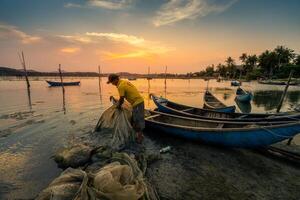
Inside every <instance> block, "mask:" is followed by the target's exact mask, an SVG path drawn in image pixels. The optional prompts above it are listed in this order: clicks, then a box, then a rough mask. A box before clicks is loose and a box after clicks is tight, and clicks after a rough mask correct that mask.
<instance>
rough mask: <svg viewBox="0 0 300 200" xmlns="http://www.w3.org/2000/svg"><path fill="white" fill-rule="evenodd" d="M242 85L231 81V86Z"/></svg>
mask: <svg viewBox="0 0 300 200" xmlns="http://www.w3.org/2000/svg"><path fill="white" fill-rule="evenodd" d="M241 85H242V83H241V82H240V81H236V80H235V81H231V86H241Z"/></svg>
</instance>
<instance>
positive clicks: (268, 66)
mask: <svg viewBox="0 0 300 200" xmlns="http://www.w3.org/2000/svg"><path fill="white" fill-rule="evenodd" d="M258 62H259V66H260V68H261V69H263V70H264V73H265V74H269V77H270V78H271V76H272V75H273V71H274V70H275V69H276V67H277V66H278V65H277V64H278V56H277V54H276V53H275V52H274V51H271V52H270V51H269V50H266V51H265V52H263V53H262V54H261V55H260V56H259V57H258Z"/></svg>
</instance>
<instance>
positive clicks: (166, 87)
mask: <svg viewBox="0 0 300 200" xmlns="http://www.w3.org/2000/svg"><path fill="white" fill-rule="evenodd" d="M167 70H168V67H167V66H166V68H165V98H167Z"/></svg>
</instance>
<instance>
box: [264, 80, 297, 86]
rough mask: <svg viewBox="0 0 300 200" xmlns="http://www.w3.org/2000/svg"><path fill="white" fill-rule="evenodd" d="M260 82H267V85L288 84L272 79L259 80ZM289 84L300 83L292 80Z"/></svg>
mask: <svg viewBox="0 0 300 200" xmlns="http://www.w3.org/2000/svg"><path fill="white" fill-rule="evenodd" d="M258 83H260V84H265V85H286V84H287V83H286V82H284V81H272V80H260V81H258ZM289 85H299V83H296V82H290V84H289Z"/></svg>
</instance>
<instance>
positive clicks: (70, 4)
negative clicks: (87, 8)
mask: <svg viewBox="0 0 300 200" xmlns="http://www.w3.org/2000/svg"><path fill="white" fill-rule="evenodd" d="M64 7H65V8H82V7H83V6H82V5H80V4H76V3H66V4H65V5H64Z"/></svg>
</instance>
